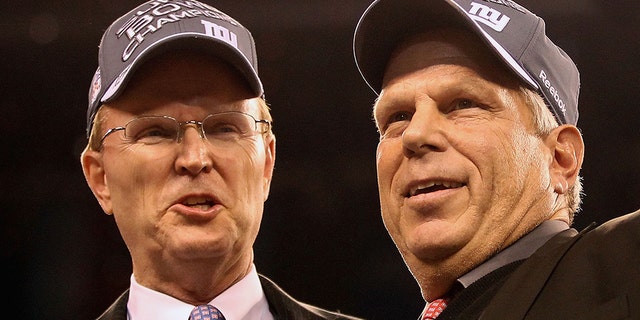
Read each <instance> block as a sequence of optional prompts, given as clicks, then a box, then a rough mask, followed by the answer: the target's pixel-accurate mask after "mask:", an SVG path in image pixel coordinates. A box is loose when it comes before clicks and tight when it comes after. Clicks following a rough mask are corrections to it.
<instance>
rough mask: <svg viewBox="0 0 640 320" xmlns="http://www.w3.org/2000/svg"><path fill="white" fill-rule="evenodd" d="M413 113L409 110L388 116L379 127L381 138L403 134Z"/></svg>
mask: <svg viewBox="0 0 640 320" xmlns="http://www.w3.org/2000/svg"><path fill="white" fill-rule="evenodd" d="M412 116H413V114H411V113H409V112H396V113H394V114H392V115H391V116H389V118H387V120H386V122H385V123H384V124H383V126H381V127H380V128H379V131H380V136H381V139H387V138H394V137H399V136H401V135H402V132H404V130H405V129H406V128H407V126H408V125H409V122H411V118H412Z"/></svg>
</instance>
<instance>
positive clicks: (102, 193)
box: [80, 149, 113, 214]
mask: <svg viewBox="0 0 640 320" xmlns="http://www.w3.org/2000/svg"><path fill="white" fill-rule="evenodd" d="M80 162H81V163H82V171H83V172H84V178H85V179H86V180H87V184H89V188H91V191H92V192H93V195H94V196H95V197H96V199H98V202H99V203H100V206H101V207H102V210H104V212H105V213H106V214H113V206H112V204H111V192H110V191H109V185H108V183H107V177H106V175H105V171H104V164H103V162H102V153H100V152H98V151H93V150H88V149H87V150H85V151H84V152H82V155H81V156H80Z"/></svg>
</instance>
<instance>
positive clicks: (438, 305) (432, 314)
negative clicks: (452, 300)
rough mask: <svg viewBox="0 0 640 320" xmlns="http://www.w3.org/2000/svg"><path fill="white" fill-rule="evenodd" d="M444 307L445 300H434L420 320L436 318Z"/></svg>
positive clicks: (445, 305) (445, 304)
mask: <svg viewBox="0 0 640 320" xmlns="http://www.w3.org/2000/svg"><path fill="white" fill-rule="evenodd" d="M446 307H447V300H445V299H436V300H433V301H431V303H429V305H428V306H427V309H426V310H425V311H424V314H423V315H422V320H433V319H435V318H437V317H438V316H439V315H440V313H442V311H443V310H444V308H446Z"/></svg>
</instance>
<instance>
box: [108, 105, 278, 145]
mask: <svg viewBox="0 0 640 320" xmlns="http://www.w3.org/2000/svg"><path fill="white" fill-rule="evenodd" d="M225 113H238V114H243V115H246V116H248V117H250V118H251V119H253V121H254V123H255V124H254V126H255V128H254V131H255V132H256V133H260V134H264V133H267V132H269V130H271V127H272V125H273V124H272V121H269V120H266V119H256V118H255V117H254V116H253V115H251V114H248V113H246V112H242V111H224V112H217V113H210V114H208V115H206V116H205V117H204V118H203V119H202V120H201V121H197V120H188V121H184V122H183V121H178V119H176V118H174V117H171V116H165V115H162V116H161V115H147V116H139V117H135V118H133V119H130V120H129V121H127V123H125V124H124V125H123V126H118V127H113V128H110V129H108V130H107V131H106V132H105V133H104V135H103V136H102V138H100V144H99V149H102V147H103V145H104V139H106V138H107V137H108V136H109V135H110V134H112V133H114V132H117V131H122V130H125V132H126V128H127V126H128V125H129V124H130V123H131V122H133V121H135V120H138V119H143V118H164V119H170V120H173V121H174V122H175V123H176V124H178V134H177V135H176V137H175V141H180V138H181V136H182V134H183V133H182V132H183V130H182V127H183V126H185V125H189V124H192V125H195V126H196V128H198V133H199V135H200V138H202V139H204V140H207V141H209V139H207V138H206V136H207V134H206V132H204V127H203V126H202V124H203V123H204V121H205V120H207V119H208V118H209V117H212V116H215V115H220V114H225ZM258 123H264V124H266V128H265V129H264V131H258Z"/></svg>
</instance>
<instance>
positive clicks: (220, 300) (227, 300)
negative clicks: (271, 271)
mask: <svg viewBox="0 0 640 320" xmlns="http://www.w3.org/2000/svg"><path fill="white" fill-rule="evenodd" d="M209 304H211V305H213V306H215V307H216V308H218V309H219V310H220V312H222V314H223V315H224V316H225V318H226V319H228V320H244V319H247V320H249V319H251V320H252V319H265V320H267V319H268V320H272V319H273V316H272V315H271V313H270V312H269V303H268V302H267V299H266V297H265V295H264V292H263V291H262V286H261V285H260V278H259V277H258V272H257V271H256V268H255V265H252V266H251V271H250V272H249V273H248V274H247V275H246V276H245V277H244V278H242V279H241V280H240V281H238V282H236V283H235V284H234V285H232V286H231V287H229V288H228V289H227V290H225V291H224V292H222V293H221V294H219V295H218V296H217V297H215V298H214V299H213V300H212V301H211V302H210V303H209ZM193 307H194V306H193V305H191V304H188V303H184V302H182V301H180V300H178V299H176V298H174V297H172V296H169V295H166V294H164V293H161V292H158V291H154V290H151V289H149V288H146V287H144V286H142V285H140V284H139V283H137V282H136V280H135V277H134V276H133V275H131V285H130V288H129V302H128V303H127V313H128V319H129V320H141V319H156V320H176V319H185V320H186V319H189V314H190V313H191V310H192V309H193Z"/></svg>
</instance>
